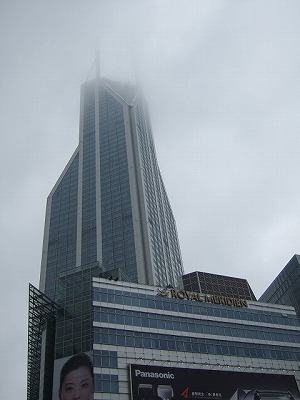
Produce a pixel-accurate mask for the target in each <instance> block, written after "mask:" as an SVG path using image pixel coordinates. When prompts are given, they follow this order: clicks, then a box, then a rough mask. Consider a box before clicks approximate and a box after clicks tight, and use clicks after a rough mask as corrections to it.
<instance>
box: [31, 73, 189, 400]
mask: <svg viewBox="0 0 300 400" xmlns="http://www.w3.org/2000/svg"><path fill="white" fill-rule="evenodd" d="M96 67H97V65H96ZM96 69H98V71H99V68H96ZM96 75H97V76H96V78H95V79H93V80H90V81H88V82H86V83H84V84H83V85H82V87H81V101H80V124H79V145H78V147H77V148H76V150H75V152H74V153H73V155H72V157H71V159H70V161H69V162H68V164H67V166H66V167H65V169H64V171H63V172H62V174H61V176H60V177H59V179H58V181H57V183H56V184H55V186H54V188H53V190H52V191H51V193H50V195H49V197H48V201H47V210H46V218H45V230H44V242H43V253H42V265H41V274H40V287H39V289H40V290H37V289H35V288H34V287H33V286H30V290H29V325H28V328H29V334H28V338H29V339H28V399H31V400H32V399H37V398H43V399H50V398H52V394H51V393H50V391H49V388H52V381H53V372H54V363H55V360H59V359H64V358H65V357H70V356H71V355H73V354H76V353H81V352H87V353H89V354H90V352H91V351H92V347H93V326H92V324H93V308H92V278H93V277H97V276H98V277H99V276H102V277H108V278H114V279H116V280H117V279H120V280H123V281H129V282H133V283H134V282H135V283H139V284H147V285H156V286H166V285H172V286H176V285H177V283H178V278H179V277H180V276H181V275H182V273H183V267H182V259H181V253H180V248H179V241H178V236H177V230H176V225H175V220H174V217H173V213H172V210H171V207H170V203H169V200H168V197H167V194H166V190H165V187H164V184H163V181H162V177H161V173H160V170H159V167H158V163H157V159H156V153H155V147H154V141H153V136H152V131H151V124H150V121H149V116H148V112H147V108H146V105H145V102H144V101H143V98H142V94H141V92H140V91H139V89H138V88H137V87H136V86H133V85H129V84H121V83H117V82H113V81H111V80H108V79H104V78H100V76H99V73H97V74H96ZM90 355H91V354H90ZM51 392H52V389H51ZM54 396H55V393H54Z"/></svg>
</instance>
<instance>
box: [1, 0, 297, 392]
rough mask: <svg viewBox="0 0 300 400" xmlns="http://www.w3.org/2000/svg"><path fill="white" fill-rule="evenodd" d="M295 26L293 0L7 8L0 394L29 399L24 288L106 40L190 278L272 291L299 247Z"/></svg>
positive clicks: (12, 4)
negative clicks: (137, 103)
mask: <svg viewBox="0 0 300 400" xmlns="http://www.w3.org/2000/svg"><path fill="white" fill-rule="evenodd" d="M299 17H300V2H299V1H297V0H295V1H290V0H282V1H277V0H270V1H268V0H265V1H261V0H227V1H226V0H221V1H216V0H202V1H201V0H196V1H193V0H190V1H186V0H185V1H179V0H151V1H147V0H144V1H141V0H140V1H130V0H128V1H125V0H109V1H108V0H107V1H99V0H98V1H90V0H85V1H83V0H82V1H76V0H72V1H71V0H69V1H67V0H66V1H61V0H59V1H58V0H52V1H32V0H27V1H16V0H10V1H2V2H1V4H0V32H1V34H0V50H1V53H0V72H1V74H0V80H1V92H0V102H1V103H0V107H1V115H0V132H1V142H2V144H1V147H0V152H1V154H0V155H1V157H0V160H1V161H0V162H1V169H0V170H1V175H2V176H1V180H0V185H1V207H0V218H1V227H2V230H1V241H0V245H1V264H2V272H1V291H0V296H1V298H0V299H1V301H0V304H1V316H2V324H1V327H2V335H1V341H0V348H1V355H2V363H1V367H0V368H1V371H0V373H1V378H2V381H3V383H4V384H2V385H0V398H14V399H23V398H25V393H26V363H27V305H28V282H31V283H33V284H34V285H35V286H37V285H38V279H39V269H40V259H41V250H42V238H43V225H44V214H45V205H46V197H47V195H48V193H49V192H50V190H51V189H52V187H53V185H54V183H55V182H56V180H57V178H58V176H59V175H60V173H61V172H62V170H63V168H64V166H65V165H66V163H67V161H68V159H69V158H70V156H71V154H72V153H73V151H74V149H75V147H76V146H77V144H78V122H79V91H80V85H81V83H83V82H84V81H85V79H86V77H87V75H88V72H89V70H90V68H91V65H92V63H93V59H94V54H95V48H96V46H97V43H98V44H99V47H100V52H101V60H102V61H101V64H102V65H101V69H102V74H103V75H104V76H106V77H109V78H112V79H121V80H125V81H127V80H132V79H133V78H134V76H135V75H137V76H138V77H139V80H140V82H141V83H142V86H143V89H144V92H145V96H146V98H147V101H148V104H149V108H150V114H151V120H152V126H153V132H154V137H155V143H156V150H157V154H158V160H159V164H160V168H161V171H162V175H163V178H164V182H165V185H166V188H167V192H168V194H169V198H170V202H171V205H172V208H173V212H174V215H175V218H176V221H177V228H178V233H179V238H180V243H181V250H182V256H183V262H184V268H185V271H186V272H191V271H194V270H202V271H207V272H212V273H219V274H225V275H231V276H237V277H242V278H246V279H248V281H249V283H250V285H251V286H252V288H253V290H254V292H255V294H256V295H257V296H260V295H261V294H262V292H263V291H264V289H265V288H266V287H267V286H268V284H269V283H270V282H271V281H272V280H273V278H274V277H275V276H276V275H277V274H278V272H279V271H280V270H281V269H282V268H283V267H284V265H285V264H286V263H287V262H288V261H289V259H290V258H291V257H292V256H293V254H295V253H299V252H300V232H299V228H298V227H299V225H300V203H299V197H300V188H299V187H298V180H299V175H300V164H299V156H298V154H299V152H300V135H299V130H300V113H299V99H300V75H299V71H300V65H299V64H300V53H299V37H300V24H299V20H300V19H299ZM3 361H5V362H3Z"/></svg>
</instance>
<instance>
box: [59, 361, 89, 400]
mask: <svg viewBox="0 0 300 400" xmlns="http://www.w3.org/2000/svg"><path fill="white" fill-rule="evenodd" d="M93 389H94V388H93V379H92V377H91V373H90V371H89V369H88V368H87V367H84V366H82V367H79V368H77V369H74V370H73V371H70V372H69V373H68V374H67V375H66V377H65V379H64V381H63V383H62V388H61V400H77V399H78V400H79V399H80V400H89V399H90V396H91V395H92V393H93Z"/></svg>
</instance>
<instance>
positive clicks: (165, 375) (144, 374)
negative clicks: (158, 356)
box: [135, 369, 175, 379]
mask: <svg viewBox="0 0 300 400" xmlns="http://www.w3.org/2000/svg"><path fill="white" fill-rule="evenodd" d="M135 376H139V377H141V378H163V379H174V378H175V376H174V374H170V372H165V373H163V372H148V371H147V372H144V371H141V370H140V369H136V370H135Z"/></svg>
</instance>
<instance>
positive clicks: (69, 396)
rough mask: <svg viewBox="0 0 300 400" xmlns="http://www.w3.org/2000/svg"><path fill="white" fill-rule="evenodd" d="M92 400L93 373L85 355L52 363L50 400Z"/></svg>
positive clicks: (88, 359) (81, 354) (89, 359)
mask: <svg viewBox="0 0 300 400" xmlns="http://www.w3.org/2000/svg"><path fill="white" fill-rule="evenodd" d="M73 399H80V400H93V399H94V371H93V364H92V361H91V356H90V355H89V354H86V353H79V354H75V355H73V356H71V357H65V358H60V359H58V360H55V361H54V376H53V391H52V400H73Z"/></svg>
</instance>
